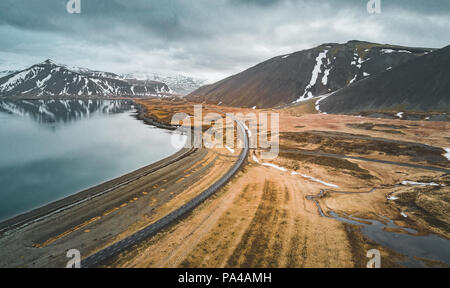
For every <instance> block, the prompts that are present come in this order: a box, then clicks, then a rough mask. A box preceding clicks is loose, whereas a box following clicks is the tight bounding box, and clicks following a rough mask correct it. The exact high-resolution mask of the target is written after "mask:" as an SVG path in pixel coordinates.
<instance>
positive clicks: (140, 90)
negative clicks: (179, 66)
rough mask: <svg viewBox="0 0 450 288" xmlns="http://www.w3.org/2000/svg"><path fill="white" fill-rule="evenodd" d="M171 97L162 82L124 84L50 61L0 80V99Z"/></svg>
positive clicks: (103, 74) (105, 75) (110, 75)
mask: <svg viewBox="0 0 450 288" xmlns="http://www.w3.org/2000/svg"><path fill="white" fill-rule="evenodd" d="M171 93H172V91H171V90H170V88H169V87H168V86H167V85H166V84H165V83H162V82H157V81H138V80H127V79H123V78H121V77H120V76H119V75H116V74H114V73H107V72H100V71H93V70H89V69H82V68H73V67H72V68H70V67H68V66H65V65H58V64H55V63H54V62H53V61H51V60H46V61H44V62H42V63H39V64H36V65H33V66H31V67H29V68H27V69H25V70H21V71H16V72H13V73H12V74H8V75H6V76H4V77H2V78H0V97H20V98H67V97H69V98H70V97H133V96H155V97H162V96H164V95H167V94H171Z"/></svg>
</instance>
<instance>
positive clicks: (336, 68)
mask: <svg viewBox="0 0 450 288" xmlns="http://www.w3.org/2000/svg"><path fill="white" fill-rule="evenodd" d="M433 51H434V49H431V48H411V47H402V46H395V45H387V44H376V43H369V42H362V41H349V42H347V43H345V44H336V43H329V44H323V45H320V46H318V47H316V48H313V49H309V50H304V51H299V52H295V53H292V54H288V55H281V56H277V57H274V58H272V59H270V60H267V61H265V62H263V63H260V64H258V65H256V66H254V67H252V68H249V69H248V70H245V71H244V72H241V73H239V74H236V75H234V76H231V77H228V78H226V79H224V80H221V81H219V82H217V83H214V84H211V85H206V86H203V87H201V88H199V89H197V90H196V91H194V92H192V93H191V94H190V95H188V96H187V99H189V100H193V101H201V102H202V101H205V102H207V103H212V104H219V103H220V104H222V105H230V106H244V107H255V106H256V107H257V108H267V107H277V106H282V105H290V104H295V103H299V102H302V101H305V100H309V99H312V98H314V97H317V96H321V95H326V94H329V93H332V92H335V91H337V90H340V89H343V88H345V87H352V86H354V85H356V83H361V84H360V85H363V84H362V82H366V81H368V79H372V78H373V77H376V76H377V75H384V74H385V73H386V72H388V71H391V70H392V72H394V71H398V70H396V69H395V68H396V67H399V66H401V65H403V64H405V63H409V62H410V61H412V60H415V59H418V58H421V57H422V56H425V55H427V54H430V53H431V52H433ZM424 59H428V58H424ZM430 74H431V71H430ZM388 75H392V74H391V73H389V74H388ZM432 75H433V74H431V75H430V77H431V76H432ZM405 77H406V76H405ZM365 79H367V80H365ZM363 80H364V81H363ZM407 89H408V88H405V90H407ZM347 90H348V89H347ZM342 91H346V90H344V89H343V90H342ZM447 91H448V90H447ZM342 93H344V92H342ZM375 94H376V93H372V94H371V96H370V97H377V95H375ZM423 96H424V97H426V95H423ZM332 99H333V97H329V99H327V102H326V103H331V102H330V101H332ZM394 102H395V101H394ZM324 104H325V102H324ZM341 104H342V103H341ZM330 105H331V104H330ZM342 105H343V106H345V105H347V107H348V108H349V109H350V108H351V107H352V105H353V104H352V103H351V102H346V103H343V104H342Z"/></svg>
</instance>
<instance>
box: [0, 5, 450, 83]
mask: <svg viewBox="0 0 450 288" xmlns="http://www.w3.org/2000/svg"><path fill="white" fill-rule="evenodd" d="M381 1H382V8H383V13H382V14H381V15H369V14H368V13H367V11H366V10H365V9H366V8H365V7H366V3H367V1H366V0H216V1H211V0H192V1H187V0H165V1H161V0H158V1H157V0H133V1H130V0H81V2H82V13H81V14H80V15H75V14H73V15H70V14H68V13H66V10H65V5H66V3H67V0H33V1H30V0H2V1H0V33H1V34H2V37H0V52H4V53H16V54H17V55H20V54H23V55H27V56H33V57H31V58H33V59H35V58H37V57H41V58H42V60H44V59H45V58H54V59H55V60H56V61H59V62H63V63H67V64H72V65H86V66H88V67H90V68H96V69H107V70H111V71H113V72H132V70H147V71H150V72H158V71H161V72H184V73H187V74H192V75H198V76H201V77H207V78H211V79H215V80H216V79H217V78H220V77H224V76H227V75H230V74H233V73H236V72H239V71H240V70H242V69H245V68H247V67H249V66H252V65H254V64H256V63H258V62H260V61H263V60H265V59H267V58H270V57H273V56H276V55H280V54H285V53H290V52H293V51H296V50H300V49H305V48H310V47H313V46H315V45H319V44H322V43H325V42H346V41H348V40H350V39H359V40H368V41H372V42H383V43H393V44H401V45H410V46H425V47H427V46H431V47H443V46H446V45H448V44H449V43H448V42H449V37H444V36H445V35H448V27H449V25H450V9H449V4H450V1H448V0H434V1H419V0H381ZM1 55H2V54H0V56H1ZM4 55H6V54H4ZM8 55H10V54H8ZM31 58H30V59H31ZM27 59H28V58H27ZM10 61H11V60H10ZM30 64H31V63H30ZM0 69H1V67H0Z"/></svg>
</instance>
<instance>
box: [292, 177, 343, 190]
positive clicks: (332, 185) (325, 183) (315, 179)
mask: <svg viewBox="0 0 450 288" xmlns="http://www.w3.org/2000/svg"><path fill="white" fill-rule="evenodd" d="M299 175H300V176H302V177H303V178H306V179H309V180H311V181H314V182H317V183H320V184H323V185H325V186H328V187H333V188H339V186H337V185H335V184H331V183H327V182H324V181H322V180H319V179H317V178H314V177H311V176H308V175H305V174H299Z"/></svg>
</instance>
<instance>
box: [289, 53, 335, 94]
mask: <svg viewBox="0 0 450 288" xmlns="http://www.w3.org/2000/svg"><path fill="white" fill-rule="evenodd" d="M327 53H328V50H325V51H323V52H321V53H319V56H317V58H316V65H315V66H314V69H313V71H312V76H311V80H310V82H309V84H308V86H306V88H305V92H304V93H303V95H302V96H301V97H300V98H299V99H298V100H296V101H295V102H294V103H298V102H301V101H304V100H307V99H310V98H313V97H314V95H313V94H312V93H311V91H309V90H310V89H311V88H312V87H314V85H316V82H317V78H318V77H319V73H321V72H322V70H321V68H322V64H323V62H322V61H323V59H325V58H326V57H327ZM327 78H328V75H327ZM322 81H323V79H322Z"/></svg>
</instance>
